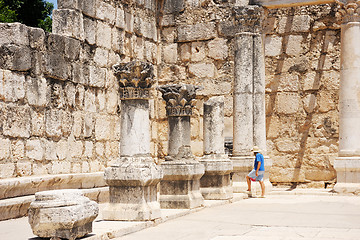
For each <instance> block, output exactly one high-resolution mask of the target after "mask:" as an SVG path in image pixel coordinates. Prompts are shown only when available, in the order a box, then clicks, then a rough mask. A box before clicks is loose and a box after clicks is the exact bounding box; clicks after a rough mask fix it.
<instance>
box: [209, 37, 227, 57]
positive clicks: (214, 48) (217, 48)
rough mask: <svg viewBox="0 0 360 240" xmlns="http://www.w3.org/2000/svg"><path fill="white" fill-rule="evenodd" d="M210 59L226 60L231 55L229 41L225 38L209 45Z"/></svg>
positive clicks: (213, 41)
mask: <svg viewBox="0 0 360 240" xmlns="http://www.w3.org/2000/svg"><path fill="white" fill-rule="evenodd" d="M208 48H209V57H211V58H213V59H215V60H225V59H226V58H227V57H228V55H229V53H228V51H229V48H228V45H227V41H226V40H225V39H223V38H218V39H214V40H212V41H210V42H209V43H208Z"/></svg>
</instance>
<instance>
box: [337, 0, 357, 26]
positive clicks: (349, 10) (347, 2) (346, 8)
mask: <svg viewBox="0 0 360 240" xmlns="http://www.w3.org/2000/svg"><path fill="white" fill-rule="evenodd" d="M336 2H337V3H338V5H339V8H338V11H337V13H336V17H337V18H338V19H339V20H341V22H342V23H348V22H360V0H336Z"/></svg>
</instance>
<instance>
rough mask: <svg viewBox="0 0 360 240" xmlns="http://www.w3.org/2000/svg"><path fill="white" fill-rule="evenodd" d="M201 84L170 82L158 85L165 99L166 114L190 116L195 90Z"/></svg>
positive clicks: (198, 88)
mask: <svg viewBox="0 0 360 240" xmlns="http://www.w3.org/2000/svg"><path fill="white" fill-rule="evenodd" d="M200 89H203V87H201V86H194V85H191V84H172V85H164V86H160V87H158V90H159V91H160V92H161V93H162V97H163V99H164V100H165V101H166V115H167V116H169V117H171V116H174V117H180V116H191V115H192V109H193V107H194V106H195V104H196V99H195V97H196V90H200Z"/></svg>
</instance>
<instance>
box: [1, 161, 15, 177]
mask: <svg viewBox="0 0 360 240" xmlns="http://www.w3.org/2000/svg"><path fill="white" fill-rule="evenodd" d="M12 177H15V164H14V163H3V164H0V179H4V178H12Z"/></svg>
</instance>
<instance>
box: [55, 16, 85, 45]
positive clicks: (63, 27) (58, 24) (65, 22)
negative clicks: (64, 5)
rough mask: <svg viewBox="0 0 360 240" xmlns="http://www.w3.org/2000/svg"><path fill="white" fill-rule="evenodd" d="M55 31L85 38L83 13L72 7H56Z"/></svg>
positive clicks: (81, 38)
mask: <svg viewBox="0 0 360 240" xmlns="http://www.w3.org/2000/svg"><path fill="white" fill-rule="evenodd" d="M53 26H54V30H53V33H55V34H59V35H64V36H68V37H74V38H77V39H80V40H83V39H84V22H83V15H82V14H81V13H80V12H78V11H75V10H71V9H55V10H54V11H53Z"/></svg>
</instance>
